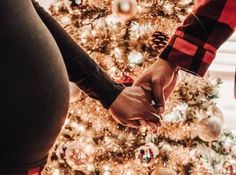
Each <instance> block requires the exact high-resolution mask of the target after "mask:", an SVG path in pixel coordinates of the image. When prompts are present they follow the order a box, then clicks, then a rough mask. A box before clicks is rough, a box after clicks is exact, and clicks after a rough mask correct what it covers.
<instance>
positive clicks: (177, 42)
mask: <svg viewBox="0 0 236 175" xmlns="http://www.w3.org/2000/svg"><path fill="white" fill-rule="evenodd" d="M207 48H209V46H207V45H205V47H202V46H198V45H197V44H196V41H195V43H194V42H193V41H190V40H187V39H185V38H182V37H180V36H178V35H174V36H173V37H172V38H171V40H170V42H169V44H168V45H167V46H166V47H165V48H164V50H163V51H162V52H161V54H160V58H161V59H164V60H166V61H168V62H169V63H170V64H173V65H176V66H179V67H180V68H181V69H184V70H186V71H188V72H191V73H193V74H197V75H199V76H204V74H205V73H206V71H207V69H208V67H209V66H210V64H211V62H212V61H213V60H214V58H215V54H216V53H215V51H214V50H212V49H211V50H210V49H207Z"/></svg>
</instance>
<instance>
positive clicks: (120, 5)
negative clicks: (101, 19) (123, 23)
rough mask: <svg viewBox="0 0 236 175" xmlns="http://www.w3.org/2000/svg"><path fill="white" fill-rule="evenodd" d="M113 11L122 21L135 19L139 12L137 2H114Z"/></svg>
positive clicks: (122, 0)
mask: <svg viewBox="0 0 236 175" xmlns="http://www.w3.org/2000/svg"><path fill="white" fill-rule="evenodd" d="M112 11H113V13H114V15H116V16H118V17H119V18H120V19H122V20H129V19H131V18H133V17H134V16H135V14H136V12H137V1H136V0H114V1H113V6H112Z"/></svg>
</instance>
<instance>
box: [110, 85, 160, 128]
mask: <svg viewBox="0 0 236 175" xmlns="http://www.w3.org/2000/svg"><path fill="white" fill-rule="evenodd" d="M109 110H110V112H111V114H112V116H113V118H114V119H115V120H116V121H117V122H118V123H121V124H123V125H126V126H131V127H139V126H140V125H141V123H140V122H139V121H142V120H145V121H149V122H152V123H155V124H157V125H158V124H160V118H159V116H158V115H157V114H156V110H155V108H154V107H153V106H152V105H151V96H150V93H149V92H147V91H145V90H144V89H143V88H142V87H140V86H132V87H126V88H125V89H124V90H123V91H122V92H121V94H120V95H119V96H118V97H117V98H116V100H115V101H114V102H113V103H112V105H111V107H110V109H109ZM153 127H156V126H152V129H155V128H153Z"/></svg>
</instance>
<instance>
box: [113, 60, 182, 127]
mask: <svg viewBox="0 0 236 175" xmlns="http://www.w3.org/2000/svg"><path fill="white" fill-rule="evenodd" d="M176 70H177V67H176V66H173V65H171V64H170V63H168V62H166V61H165V60H162V59H158V60H157V61H156V62H155V63H154V64H153V65H152V66H151V67H150V68H149V69H148V70H147V71H146V72H144V73H143V74H142V75H141V76H140V77H139V78H138V79H137V81H136V82H135V83H134V84H133V86H131V87H126V88H125V89H124V90H123V91H122V92H121V94H120V95H119V96H118V97H117V98H116V100H115V101H114V102H113V103H112V105H111V107H110V112H111V114H112V116H113V118H114V119H115V120H116V121H117V122H118V123H120V124H123V125H126V126H131V127H136V128H137V127H140V126H141V125H148V126H150V127H151V128H152V129H154V130H156V127H157V126H159V125H160V122H161V121H160V120H161V118H160V114H161V113H163V112H164V107H165V100H166V99H167V98H168V97H169V95H170V94H171V92H172V91H173V89H174V87H175V85H176V79H177V73H176V72H177V71H176ZM152 100H154V102H155V105H152V103H151V102H152Z"/></svg>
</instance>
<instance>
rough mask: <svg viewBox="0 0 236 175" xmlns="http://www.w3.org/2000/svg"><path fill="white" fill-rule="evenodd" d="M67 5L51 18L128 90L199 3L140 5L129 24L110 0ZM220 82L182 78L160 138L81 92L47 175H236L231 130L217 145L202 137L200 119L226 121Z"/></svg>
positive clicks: (143, 1) (142, 0)
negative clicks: (157, 43)
mask: <svg viewBox="0 0 236 175" xmlns="http://www.w3.org/2000/svg"><path fill="white" fill-rule="evenodd" d="M66 2H67V1H65V0H58V1H57V2H55V3H54V4H52V6H51V8H50V11H51V13H52V15H53V16H54V17H55V18H56V20H58V22H59V23H60V24H61V25H62V26H63V27H64V28H65V29H66V30H67V32H68V33H69V34H70V35H71V36H72V37H73V38H74V39H75V41H77V42H78V44H80V45H81V46H83V47H84V48H85V50H86V51H87V52H88V53H89V54H90V55H91V57H92V58H93V59H94V60H95V61H96V62H97V63H98V64H100V65H101V66H102V67H103V68H104V69H105V70H106V71H107V72H108V73H109V75H110V76H111V77H112V78H113V79H114V80H116V81H126V83H129V84H130V83H132V82H133V80H135V79H136V78H137V76H138V75H140V74H141V73H142V72H143V71H144V70H145V69H146V68H147V67H149V66H150V65H151V64H152V63H153V62H154V61H155V60H156V58H157V56H158V54H159V53H160V51H161V48H160V49H159V48H155V47H152V44H150V43H151V42H152V41H151V36H153V34H154V35H155V34H157V33H158V32H159V34H161V35H162V36H166V37H170V36H171V34H173V32H174V30H175V28H176V27H177V26H178V25H179V24H180V23H181V21H182V20H183V18H184V17H185V16H186V15H187V14H188V13H190V12H191V6H192V5H193V1H192V0H174V1H172V0H137V3H138V7H137V10H138V11H137V14H136V15H135V17H133V18H132V19H129V20H127V21H123V20H120V19H119V18H118V17H116V16H114V15H113V13H112V2H111V1H110V0H83V1H82V2H83V4H81V5H78V6H75V7H69V8H68V4H66ZM161 42H162V44H163V43H166V42H164V40H163V41H162V38H161ZM163 46H164V45H163ZM220 83H221V82H220V80H218V79H216V80H209V79H208V80H207V79H202V78H200V77H196V76H194V75H190V74H189V73H184V72H180V75H179V81H178V86H177V87H176V88H175V91H174V92H173V94H172V96H171V97H170V98H169V100H168V101H167V104H166V112H165V113H164V114H163V120H162V124H161V126H160V127H159V128H158V132H157V133H152V132H151V131H149V130H148V128H145V127H141V128H140V129H133V128H129V127H125V126H122V125H120V124H117V123H116V122H115V121H114V120H113V118H112V117H111V115H110V113H109V112H108V111H106V110H105V109H103V108H102V106H101V105H100V104H99V103H98V102H96V101H94V100H92V99H90V98H89V97H87V96H86V95H85V94H84V93H83V92H80V93H79V95H77V96H78V99H77V101H76V102H74V103H71V105H70V110H69V113H68V118H67V120H66V122H65V125H64V127H63V129H62V131H61V134H60V135H59V136H58V139H57V141H56V143H55V145H54V147H53V148H52V150H51V153H50V156H49V159H48V163H47V166H46V167H45V169H44V171H43V173H42V174H43V175H100V174H101V175H150V174H152V175H161V173H162V174H165V173H166V174H168V175H170V174H178V175H192V174H193V175H215V174H217V175H233V174H236V173H235V169H236V163H235V161H236V137H235V136H234V135H233V134H232V133H231V132H230V131H227V130H226V129H222V133H221V135H220V137H219V138H218V140H216V141H213V142H206V141H203V140H201V139H200V138H199V137H198V135H197V124H198V122H199V120H201V119H204V118H206V117H208V116H212V117H213V116H215V115H216V114H217V115H220V114H219V113H218V112H217V111H219V109H218V108H217V105H216V102H215V99H216V98H217V96H218V91H217V89H218V86H219V85H220Z"/></svg>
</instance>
